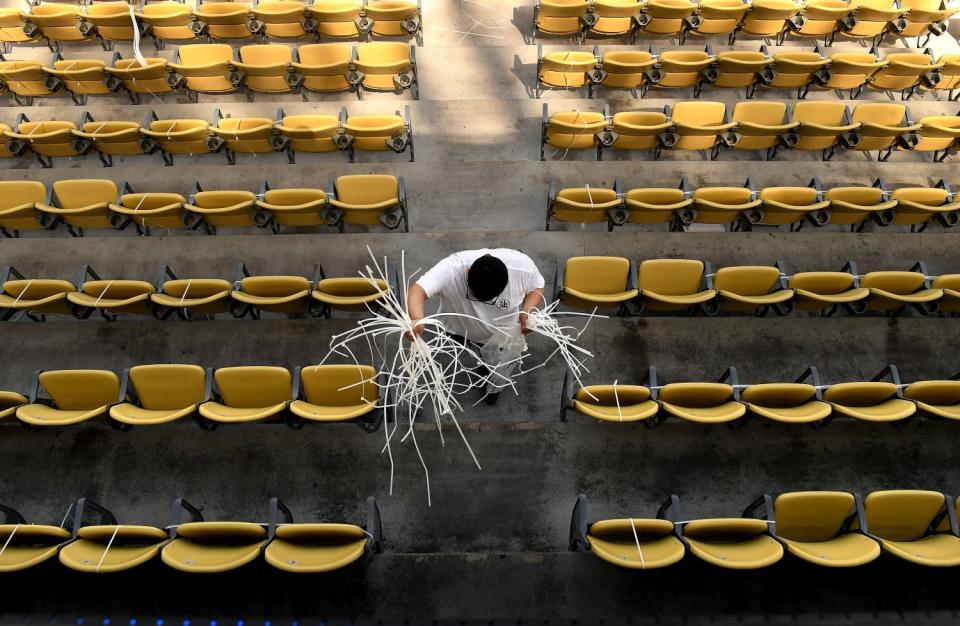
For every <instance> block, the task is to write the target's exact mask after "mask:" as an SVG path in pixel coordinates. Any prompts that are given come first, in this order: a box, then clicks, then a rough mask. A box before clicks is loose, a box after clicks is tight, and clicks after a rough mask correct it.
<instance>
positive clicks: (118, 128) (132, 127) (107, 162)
mask: <svg viewBox="0 0 960 626" xmlns="http://www.w3.org/2000/svg"><path fill="white" fill-rule="evenodd" d="M80 124H81V126H80V130H75V131H73V137H74V141H73V145H74V149H75V150H77V152H79V153H84V152H87V151H89V149H93V150H96V151H97V156H99V157H100V162H101V163H103V166H104V167H112V166H113V157H114V156H134V155H140V154H143V150H142V149H141V148H140V124H138V123H137V122H121V121H102V122H98V121H96V120H94V119H93V116H92V115H90V113H89V112H84V114H83V121H81V123H80Z"/></svg>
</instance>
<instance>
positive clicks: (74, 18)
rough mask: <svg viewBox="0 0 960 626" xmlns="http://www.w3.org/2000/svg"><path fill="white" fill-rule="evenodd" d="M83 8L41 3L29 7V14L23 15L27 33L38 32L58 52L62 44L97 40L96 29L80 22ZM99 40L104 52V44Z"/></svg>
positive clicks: (105, 47) (63, 4)
mask: <svg viewBox="0 0 960 626" xmlns="http://www.w3.org/2000/svg"><path fill="white" fill-rule="evenodd" d="M82 16H83V8H82V7H81V6H80V5H75V4H67V3H63V2H42V3H38V4H34V5H33V6H31V7H30V12H29V13H24V14H23V21H24V24H25V28H27V29H29V30H28V31H27V32H28V33H29V32H35V31H36V30H39V33H40V35H42V36H43V38H44V39H46V40H47V45H49V46H50V47H51V48H52V49H53V50H54V51H59V50H60V44H62V43H75V42H81V41H87V40H88V39H93V38H95V37H96V38H99V36H98V35H97V29H96V28H94V27H93V26H92V25H91V24H89V23H87V22H84V21H83V20H82ZM99 39H100V43H101V44H102V45H103V48H104V50H106V49H107V44H106V42H104V41H103V39H102V38H99Z"/></svg>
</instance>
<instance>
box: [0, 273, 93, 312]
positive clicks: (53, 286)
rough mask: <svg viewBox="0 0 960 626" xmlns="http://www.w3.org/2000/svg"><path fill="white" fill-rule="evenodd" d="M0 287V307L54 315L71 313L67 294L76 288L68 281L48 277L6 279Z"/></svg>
mask: <svg viewBox="0 0 960 626" xmlns="http://www.w3.org/2000/svg"><path fill="white" fill-rule="evenodd" d="M0 287H2V289H3V292H2V293H0V309H15V310H18V311H31V312H34V313H43V314H54V315H70V314H71V313H72V311H71V308H70V302H69V301H68V300H67V294H68V293H73V292H75V291H76V290H77V288H76V286H74V284H73V283H71V282H70V281H67V280H57V279H49V278H40V279H37V278H34V279H17V280H8V281H7V282H5V283H4V284H3V285H0Z"/></svg>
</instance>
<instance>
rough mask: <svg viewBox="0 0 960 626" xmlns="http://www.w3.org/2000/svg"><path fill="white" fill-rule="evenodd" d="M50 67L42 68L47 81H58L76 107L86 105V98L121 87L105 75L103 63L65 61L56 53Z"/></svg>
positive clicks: (75, 60) (80, 60)
mask: <svg viewBox="0 0 960 626" xmlns="http://www.w3.org/2000/svg"><path fill="white" fill-rule="evenodd" d="M51 65H52V67H45V68H43V73H44V74H46V76H47V77H48V78H47V79H48V80H55V81H56V80H59V81H60V82H61V83H62V84H63V86H64V88H65V89H66V90H67V91H68V92H69V94H70V97H71V98H72V99H73V102H74V104H77V105H81V104H86V103H87V96H107V95H110V94H112V93H114V92H116V91H119V90H120V88H121V87H122V86H123V83H122V82H121V81H120V80H118V79H116V78H113V77H112V76H110V75H108V74H107V72H106V67H107V64H106V63H104V62H103V61H98V60H96V59H69V60H65V59H64V58H63V57H62V56H61V55H60V53H56V54H54V56H53V63H52V64H51Z"/></svg>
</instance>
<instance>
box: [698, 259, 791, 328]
mask: <svg viewBox="0 0 960 626" xmlns="http://www.w3.org/2000/svg"><path fill="white" fill-rule="evenodd" d="M707 279H708V280H707V288H708V289H716V290H717V298H718V299H719V303H720V310H721V311H732V312H741V313H743V312H754V313H756V314H759V315H763V314H765V313H766V312H767V311H769V310H772V311H773V312H774V313H776V314H777V315H786V314H787V313H789V312H790V311H792V310H793V302H791V300H792V299H793V290H792V289H789V288H787V278H786V275H785V274H784V271H783V266H782V265H781V264H780V262H779V261H778V262H777V263H776V264H775V265H740V266H733V267H723V268H720V269H719V270H717V272H716V274H715V275H714V276H713V278H712V279H711V277H710V276H709V275H708V276H707Z"/></svg>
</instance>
